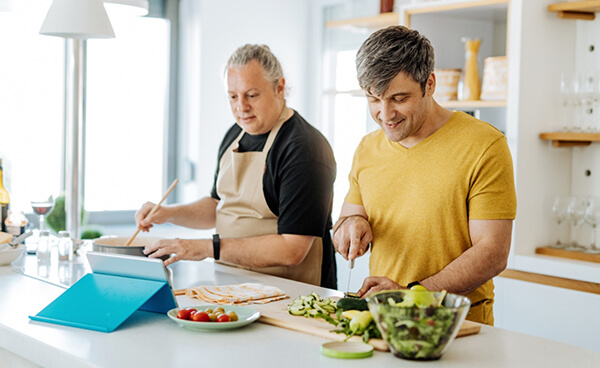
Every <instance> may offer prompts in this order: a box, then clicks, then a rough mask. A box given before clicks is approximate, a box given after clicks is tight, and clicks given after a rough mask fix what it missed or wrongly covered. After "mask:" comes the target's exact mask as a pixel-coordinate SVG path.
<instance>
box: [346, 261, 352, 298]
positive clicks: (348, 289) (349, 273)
mask: <svg viewBox="0 0 600 368" xmlns="http://www.w3.org/2000/svg"><path fill="white" fill-rule="evenodd" d="M349 265H350V271H349V272H348V287H347V288H346V295H349V294H351V293H350V278H351V277H352V269H353V268H354V259H351V260H350V264H349Z"/></svg>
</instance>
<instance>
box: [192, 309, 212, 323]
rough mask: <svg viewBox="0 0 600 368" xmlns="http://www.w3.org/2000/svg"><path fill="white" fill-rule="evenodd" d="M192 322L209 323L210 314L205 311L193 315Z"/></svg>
mask: <svg viewBox="0 0 600 368" xmlns="http://www.w3.org/2000/svg"><path fill="white" fill-rule="evenodd" d="M192 321H195V322H209V321H210V319H209V318H208V313H206V312H204V311H199V312H196V313H194V314H193V315H192Z"/></svg>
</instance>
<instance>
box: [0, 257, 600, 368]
mask: <svg viewBox="0 0 600 368" xmlns="http://www.w3.org/2000/svg"><path fill="white" fill-rule="evenodd" d="M28 257H32V256H28ZM28 261H29V260H28ZM15 264H17V263H15ZM172 268H173V271H174V277H173V287H174V288H185V287H189V286H193V285H199V284H206V285H209V284H231V283H239V282H260V283H262V284H265V285H274V286H278V287H280V288H281V289H283V290H284V291H286V293H288V294H289V295H290V296H292V297H293V298H294V297H296V296H297V295H300V294H302V295H304V294H308V293H310V292H311V291H315V292H317V293H318V294H319V295H321V296H333V295H340V292H339V291H335V290H329V289H323V288H319V287H315V286H311V285H307V284H302V283H298V282H294V281H289V280H284V279H280V278H276V277H271V276H267V275H262V274H258V273H254V272H249V271H245V270H241V269H237V268H231V267H227V266H224V265H220V264H215V263H213V262H211V261H203V262H179V263H177V264H175V265H174V266H173V267H172ZM64 290H65V289H64V288H61V287H58V286H55V285H52V284H49V283H46V282H42V281H40V280H37V279H34V278H31V277H28V276H25V275H23V274H20V273H17V272H14V271H13V267H11V266H4V267H0V295H2V298H0V347H1V348H3V349H5V350H7V351H9V352H12V353H14V354H17V355H20V356H24V357H27V359H28V360H30V361H32V362H33V363H36V364H39V365H42V366H47V367H61V368H67V367H111V368H112V367H188V366H190V367H191V366H199V365H202V366H208V367H210V366H212V367H242V366H243V367H261V368H262V367H271V366H285V367H314V366H319V367H321V366H323V367H340V366H344V367H353V366H356V367H358V366H361V367H364V365H365V364H368V365H370V366H374V367H381V366H391V365H402V366H403V367H421V368H422V367H423V364H427V365H428V366H431V367H439V366H443V367H461V368H463V367H483V366H485V367H544V368H546V367H560V366H571V367H587V366H594V365H597V364H598V362H599V361H600V354H597V353H595V352H592V351H589V350H585V349H582V348H578V347H574V346H570V345H566V344H563V343H559V342H555V341H551V340H546V339H542V338H538V337H533V336H529V335H524V334H520V333H517V332H512V331H508V330H503V329H499V328H494V327H489V326H482V329H481V332H480V333H479V334H477V335H473V336H466V337H461V338H458V339H456V340H455V341H454V342H453V343H452V345H451V346H450V348H449V349H448V351H447V352H446V353H445V354H444V356H442V358H441V359H440V360H438V361H433V362H428V363H423V362H413V361H408V360H401V359H399V358H396V357H394V356H393V355H392V354H391V353H383V352H378V351H376V352H375V354H374V355H373V357H371V358H367V359H358V360H340V359H334V358H329V357H325V356H323V355H321V354H320V347H321V344H323V343H324V342H326V341H327V340H325V339H322V338H319V337H314V336H311V335H307V334H303V333H300V332H295V331H290V330H286V329H282V328H278V327H274V326H270V325H266V324H263V323H253V324H251V325H249V326H247V327H244V328H241V329H237V330H228V331H219V332H195V331H190V330H186V329H183V328H181V327H179V325H177V324H176V323H173V321H171V320H170V319H169V318H168V317H167V316H166V315H161V314H155V313H150V312H141V311H137V312H135V313H134V314H133V315H132V316H131V317H130V318H129V319H127V320H126V321H125V322H124V323H123V324H122V325H121V326H120V327H119V328H118V329H117V330H116V331H114V332H112V333H102V332H96V331H91V330H85V329H78V328H72V327H67V326H61V325H55V324H48V323H41V322H34V321H31V320H30V319H29V318H28V316H29V315H33V314H36V313H38V312H39V311H40V310H42V309H43V308H44V307H45V306H46V305H48V304H49V303H50V302H52V301H53V300H54V299H55V298H56V297H58V296H59V295H60V294H61V293H62V292H63V291H64ZM178 303H179V305H180V306H182V307H184V306H189V305H198V304H203V303H199V302H198V301H197V300H194V299H191V298H188V297H186V296H180V297H178ZM0 357H1V355H0ZM0 365H2V364H0Z"/></svg>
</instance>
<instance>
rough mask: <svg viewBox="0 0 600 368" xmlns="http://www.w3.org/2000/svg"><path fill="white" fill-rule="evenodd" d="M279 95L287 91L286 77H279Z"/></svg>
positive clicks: (277, 89)
mask: <svg viewBox="0 0 600 368" xmlns="http://www.w3.org/2000/svg"><path fill="white" fill-rule="evenodd" d="M276 91H277V95H279V94H280V93H281V94H283V92H284V91H285V78H283V77H282V78H279V82H277V88H276Z"/></svg>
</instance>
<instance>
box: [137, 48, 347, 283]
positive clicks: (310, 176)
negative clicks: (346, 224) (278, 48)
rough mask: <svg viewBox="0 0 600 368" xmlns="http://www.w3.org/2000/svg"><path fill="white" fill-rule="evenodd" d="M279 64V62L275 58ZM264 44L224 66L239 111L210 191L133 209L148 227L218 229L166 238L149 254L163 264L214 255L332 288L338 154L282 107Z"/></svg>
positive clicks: (276, 73)
mask: <svg viewBox="0 0 600 368" xmlns="http://www.w3.org/2000/svg"><path fill="white" fill-rule="evenodd" d="M274 66H275V67H274ZM279 69H280V66H279V63H278V62H277V60H276V58H275V57H274V56H273V55H272V54H271V52H270V50H269V49H268V47H266V46H261V45H245V46H243V47H241V48H239V49H238V50H236V52H235V53H234V55H232V57H231V58H230V60H229V62H228V65H227V89H228V95H229V101H230V105H231V110H232V112H233V114H234V116H235V117H236V121H237V123H236V124H234V125H233V126H232V127H231V128H230V129H229V130H228V131H227V133H226V134H225V137H224V138H223V141H222V142H221V146H220V149H219V155H218V162H219V164H218V166H217V170H216V173H215V181H214V185H213V189H212V192H211V196H210V197H205V198H202V199H200V200H198V201H196V202H193V203H190V204H183V205H163V206H161V207H160V208H159V209H158V211H156V212H155V213H153V214H150V209H151V207H152V204H151V203H147V204H145V205H144V206H143V207H142V209H140V210H139V211H138V213H137V214H136V222H137V223H138V226H140V227H141V228H142V230H144V231H147V230H149V228H150V227H151V226H152V224H153V223H154V224H159V223H163V222H171V223H174V224H177V225H182V226H187V227H192V228H212V227H214V228H215V229H216V234H215V235H214V236H213V239H212V240H211V239H195V240H183V239H173V240H161V241H159V242H157V243H155V244H152V245H150V246H148V247H147V248H146V254H149V255H150V256H151V257H159V256H161V255H164V254H170V255H171V257H170V258H169V259H168V260H166V261H165V264H171V263H173V262H176V261H178V260H182V259H188V260H201V259H204V258H206V257H213V258H214V259H215V260H219V262H223V263H227V264H232V265H236V266H239V267H243V268H247V269H251V270H254V271H258V272H262V273H267V274H271V275H275V276H280V277H284V278H289V279H292V280H297V281H301V282H306V283H310V284H313V285H320V286H325V287H330V288H335V287H336V276H335V273H336V270H335V257H334V251H333V245H332V243H331V238H330V233H329V229H330V228H331V207H332V201H333V181H334V180H335V160H334V158H333V151H332V150H331V147H330V146H329V143H328V142H327V140H326V139H325V138H324V137H323V135H322V134H321V133H320V132H319V131H318V130H317V129H315V128H314V127H312V126H311V125H310V124H308V123H307V122H306V121H305V120H304V119H303V118H302V117H301V116H300V115H299V114H298V113H297V112H295V111H294V110H292V109H290V108H288V107H286V104H285V98H284V86H285V80H284V79H283V77H282V74H281V72H280V70H279Z"/></svg>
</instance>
